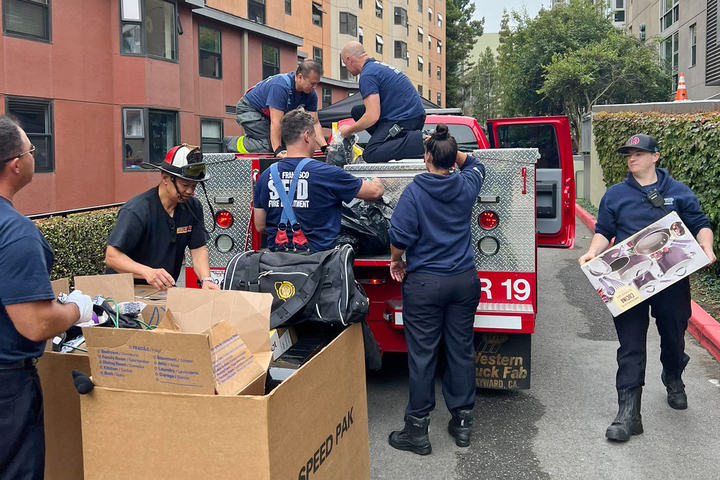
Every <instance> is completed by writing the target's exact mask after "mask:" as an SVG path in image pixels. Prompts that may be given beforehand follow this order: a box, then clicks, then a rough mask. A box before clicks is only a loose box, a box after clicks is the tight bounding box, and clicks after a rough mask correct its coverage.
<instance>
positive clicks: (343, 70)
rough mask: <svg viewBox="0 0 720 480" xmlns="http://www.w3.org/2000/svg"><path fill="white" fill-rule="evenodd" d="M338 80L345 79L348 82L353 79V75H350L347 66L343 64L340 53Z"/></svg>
mask: <svg viewBox="0 0 720 480" xmlns="http://www.w3.org/2000/svg"><path fill="white" fill-rule="evenodd" d="M340 80H346V81H349V82H354V81H355V75H351V74H350V72H348V69H347V66H345V62H343V59H342V55H340Z"/></svg>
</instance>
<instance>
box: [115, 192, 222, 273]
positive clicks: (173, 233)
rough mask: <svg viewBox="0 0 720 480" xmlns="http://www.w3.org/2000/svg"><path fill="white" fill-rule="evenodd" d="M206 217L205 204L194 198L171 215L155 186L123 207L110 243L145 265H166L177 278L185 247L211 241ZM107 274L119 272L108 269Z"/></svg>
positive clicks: (168, 270) (152, 266)
mask: <svg viewBox="0 0 720 480" xmlns="http://www.w3.org/2000/svg"><path fill="white" fill-rule="evenodd" d="M191 209H192V213H191V212H190V210H191ZM193 214H194V215H193ZM202 218H203V211H202V205H201V204H200V202H199V201H198V199H197V198H194V197H190V198H189V199H188V201H187V202H185V203H180V204H178V205H177V206H176V207H175V211H174V212H173V216H172V217H171V216H170V215H168V213H167V212H166V211H165V208H164V207H163V205H162V203H161V202H160V195H159V193H158V187H153V188H151V189H150V190H148V191H147V192H145V193H141V194H140V195H136V196H134V197H133V198H131V199H130V200H128V201H127V203H126V204H125V205H123V206H122V208H121V209H120V212H118V219H117V224H116V225H115V228H113V231H112V232H111V233H110V238H108V245H111V246H113V247H115V248H117V249H119V250H121V251H122V252H123V253H124V254H125V255H127V256H128V257H130V258H131V259H132V260H134V261H136V262H138V263H140V264H142V265H146V266H148V267H151V268H164V269H165V270H166V271H167V272H168V273H169V274H170V275H172V277H173V278H174V279H175V280H177V279H178V277H179V276H180V270H181V268H182V264H183V260H184V258H185V248H186V247H187V248H190V250H193V249H196V248H200V247H202V246H203V245H205V244H206V243H207V239H208V235H207V233H205V231H204V230H203V224H202ZM105 273H116V272H115V270H113V269H111V268H107V269H106V271H105ZM137 281H138V280H136V282H137Z"/></svg>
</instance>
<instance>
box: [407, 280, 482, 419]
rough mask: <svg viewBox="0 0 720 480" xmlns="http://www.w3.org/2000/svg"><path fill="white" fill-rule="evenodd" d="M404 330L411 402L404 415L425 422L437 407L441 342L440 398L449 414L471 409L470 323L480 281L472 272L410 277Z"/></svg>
mask: <svg viewBox="0 0 720 480" xmlns="http://www.w3.org/2000/svg"><path fill="white" fill-rule="evenodd" d="M402 297H403V327H404V329H405V339H406V341H407V346H408V368H409V370H410V401H409V402H408V405H407V409H406V410H405V413H406V414H407V415H413V416H415V417H424V416H426V415H428V414H429V413H430V412H431V411H432V410H433V409H434V408H435V369H436V367H437V360H438V348H439V346H440V341H441V340H443V341H444V344H445V354H446V356H447V368H446V370H445V376H444V377H443V396H444V397H445V404H446V405H447V408H448V410H450V413H452V414H453V415H456V414H457V413H458V411H459V410H471V409H472V408H473V406H474V405H475V356H474V353H475V349H474V345H473V323H474V320H475V311H476V310H477V306H478V302H479V301H480V279H479V278H478V275H477V271H475V269H474V268H473V269H470V270H468V271H466V272H463V273H461V274H458V275H452V276H449V277H441V276H437V275H430V274H425V273H415V272H410V273H408V274H407V275H406V276H405V279H404V280H403V284H402Z"/></svg>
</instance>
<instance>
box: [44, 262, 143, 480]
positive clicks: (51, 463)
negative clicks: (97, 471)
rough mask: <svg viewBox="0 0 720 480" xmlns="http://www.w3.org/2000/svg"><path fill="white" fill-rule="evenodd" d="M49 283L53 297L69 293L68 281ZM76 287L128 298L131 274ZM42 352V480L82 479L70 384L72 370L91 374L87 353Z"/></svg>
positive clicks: (76, 407) (76, 405)
mask: <svg viewBox="0 0 720 480" xmlns="http://www.w3.org/2000/svg"><path fill="white" fill-rule="evenodd" d="M51 283H52V287H53V292H54V293H55V296H57V294H58V293H61V292H62V293H69V290H70V286H69V282H68V280H67V279H66V278H65V279H61V280H55V281H53V282H51ZM75 286H76V288H78V289H80V290H82V291H83V293H87V294H88V295H93V296H94V295H97V294H103V295H112V297H113V298H114V299H117V301H125V300H128V299H131V298H129V297H128V295H129V292H131V291H132V275H127V274H125V275H101V276H92V277H75ZM47 344H48V348H49V349H50V351H47V350H46V351H45V353H44V354H43V356H42V357H40V360H39V361H38V363H37V370H38V375H39V376H40V385H41V386H42V391H43V410H44V415H45V480H82V478H84V477H83V454H82V430H81V426H80V395H78V393H77V390H75V385H74V384H73V378H72V371H73V370H81V371H83V372H85V373H88V374H89V373H90V360H89V359H88V356H87V354H85V353H82V352H77V353H56V352H53V351H52V346H51V342H50V341H48V342H47Z"/></svg>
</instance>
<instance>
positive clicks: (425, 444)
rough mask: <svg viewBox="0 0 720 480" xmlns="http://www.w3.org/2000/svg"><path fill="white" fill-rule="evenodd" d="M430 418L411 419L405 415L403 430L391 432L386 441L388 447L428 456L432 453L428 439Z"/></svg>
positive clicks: (411, 417)
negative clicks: (388, 444) (388, 443)
mask: <svg viewBox="0 0 720 480" xmlns="http://www.w3.org/2000/svg"><path fill="white" fill-rule="evenodd" d="M428 425H430V417H429V416H428V417H422V418H418V417H413V416H412V415H405V428H403V429H402V430H399V431H395V432H392V433H391V434H390V438H389V439H388V441H389V442H390V446H391V447H393V448H397V449H398V450H405V451H408V452H413V453H417V454H418V455H429V454H430V453H431V452H432V447H431V446H430V438H429V437H428Z"/></svg>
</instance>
